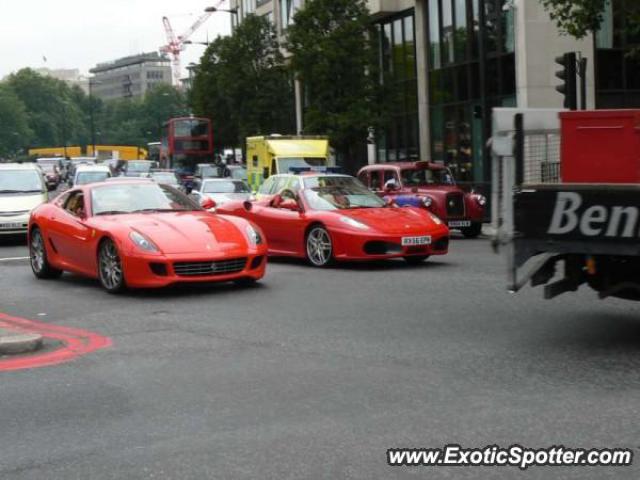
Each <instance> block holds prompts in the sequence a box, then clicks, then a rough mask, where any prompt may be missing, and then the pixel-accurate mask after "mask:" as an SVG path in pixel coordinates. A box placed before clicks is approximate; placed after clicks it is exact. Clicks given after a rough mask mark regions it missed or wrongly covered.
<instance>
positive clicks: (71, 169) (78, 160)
mask: <svg viewBox="0 0 640 480" xmlns="http://www.w3.org/2000/svg"><path fill="white" fill-rule="evenodd" d="M95 164H96V159H95V158H94V157H73V158H72V159H71V160H70V162H69V166H68V169H67V170H68V174H67V182H71V181H72V180H73V177H74V176H75V174H76V168H78V166H79V165H95Z"/></svg>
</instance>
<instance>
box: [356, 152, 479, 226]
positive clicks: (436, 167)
mask: <svg viewBox="0 0 640 480" xmlns="http://www.w3.org/2000/svg"><path fill="white" fill-rule="evenodd" d="M358 179H360V181H361V182H362V183H364V184H365V185H366V186H367V187H369V189H371V190H372V191H374V192H376V193H377V194H378V195H380V196H381V197H385V198H388V199H392V200H393V201H395V203H397V204H398V205H400V206H406V205H412V206H419V207H423V208H426V209H428V210H429V211H431V212H432V213H434V214H436V215H437V216H438V217H440V218H441V219H442V220H443V221H445V222H446V223H447V225H448V226H449V228H451V229H458V230H460V231H461V232H462V234H463V235H464V236H465V237H469V238H474V237H477V236H478V235H480V232H481V231H482V220H483V218H484V210H485V205H486V203H487V200H486V198H485V197H484V196H482V195H480V194H478V193H475V192H465V191H464V190H462V189H461V188H460V187H459V186H458V185H456V182H455V180H454V178H453V175H452V174H451V171H450V170H449V169H448V168H447V167H445V166H444V165H441V164H437V163H431V162H424V161H421V162H397V163H380V164H375V165H368V166H366V167H363V168H362V169H361V170H360V171H359V172H358Z"/></svg>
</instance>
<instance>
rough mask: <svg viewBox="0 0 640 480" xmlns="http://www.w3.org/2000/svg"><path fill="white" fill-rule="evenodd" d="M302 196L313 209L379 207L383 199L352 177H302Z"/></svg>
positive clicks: (382, 204)
mask: <svg viewBox="0 0 640 480" xmlns="http://www.w3.org/2000/svg"><path fill="white" fill-rule="evenodd" d="M304 186H305V189H304V196H305V198H306V200H307V202H308V203H309V207H311V208H312V209H313V210H346V209H349V208H380V207H384V206H385V202H384V200H382V199H381V198H380V197H378V196H377V195H375V194H373V193H372V192H371V191H369V190H368V189H367V187H365V186H364V185H363V184H362V183H360V181H359V180H357V179H355V178H353V177H346V176H335V177H309V178H305V179H304Z"/></svg>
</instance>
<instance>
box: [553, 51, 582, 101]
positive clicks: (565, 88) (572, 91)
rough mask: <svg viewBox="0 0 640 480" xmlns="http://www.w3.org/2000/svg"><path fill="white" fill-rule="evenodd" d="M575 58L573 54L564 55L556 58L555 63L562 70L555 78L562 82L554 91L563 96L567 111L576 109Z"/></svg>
mask: <svg viewBox="0 0 640 480" xmlns="http://www.w3.org/2000/svg"><path fill="white" fill-rule="evenodd" d="M576 61H577V56H576V53H575V52H569V53H565V54H564V55H561V56H559V57H556V63H557V64H558V65H560V67H562V70H558V71H557V72H556V77H558V78H559V79H560V80H562V83H561V84H560V85H558V86H557V87H556V90H557V91H558V92H560V93H561V94H562V95H564V108H568V109H569V110H577V109H578V91H577V85H576V80H577V71H576Z"/></svg>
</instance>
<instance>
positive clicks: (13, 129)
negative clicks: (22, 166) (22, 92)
mask: <svg viewBox="0 0 640 480" xmlns="http://www.w3.org/2000/svg"><path fill="white" fill-rule="evenodd" d="M0 125H2V127H1V128H0V157H7V156H9V155H14V154H15V153H17V151H18V150H20V149H21V148H23V147H25V146H27V145H29V142H30V141H31V137H32V135H33V132H32V131H31V129H30V128H29V118H28V116H27V111H26V108H25V106H24V104H23V103H22V102H21V101H20V99H19V98H18V96H17V95H16V94H15V92H14V91H13V90H12V89H11V88H10V87H9V86H8V85H3V84H0Z"/></svg>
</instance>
